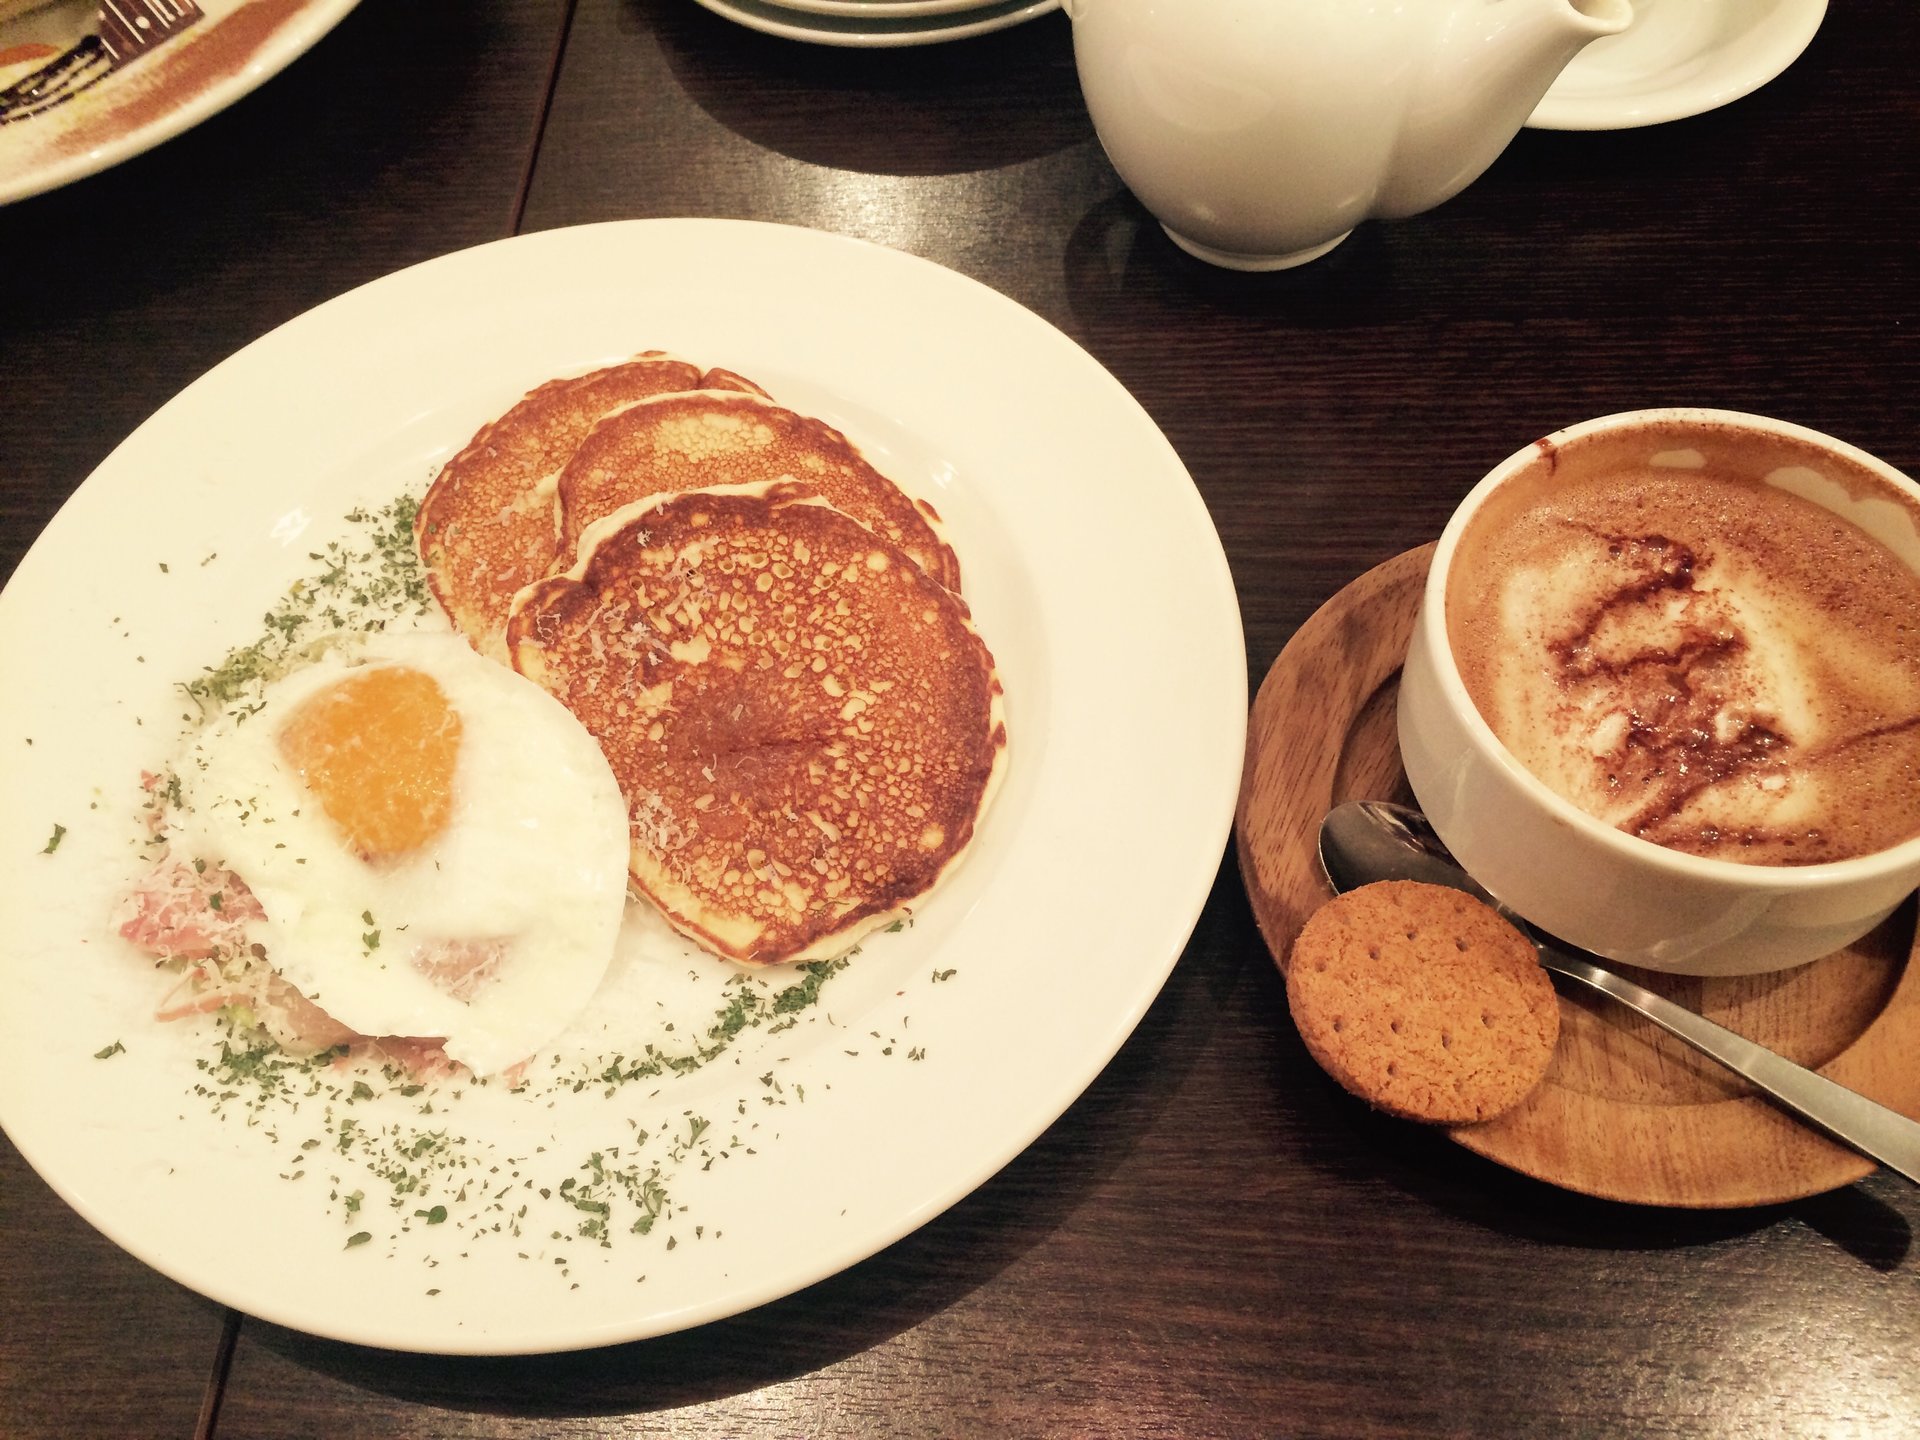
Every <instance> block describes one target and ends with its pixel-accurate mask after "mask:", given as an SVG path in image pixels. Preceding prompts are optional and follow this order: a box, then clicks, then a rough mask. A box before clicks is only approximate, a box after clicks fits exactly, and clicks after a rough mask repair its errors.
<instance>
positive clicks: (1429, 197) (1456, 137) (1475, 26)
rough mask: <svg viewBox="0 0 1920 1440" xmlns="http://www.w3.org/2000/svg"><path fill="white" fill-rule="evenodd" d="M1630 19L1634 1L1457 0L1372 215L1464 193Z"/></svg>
mask: <svg viewBox="0 0 1920 1440" xmlns="http://www.w3.org/2000/svg"><path fill="white" fill-rule="evenodd" d="M1632 21H1633V5H1632V3H1631V0H1461V3H1459V4H1456V5H1455V6H1454V7H1453V10H1452V13H1451V15H1450V16H1449V17H1448V19H1447V20H1446V21H1445V22H1444V23H1443V24H1442V25H1441V27H1440V31H1439V33H1438V34H1437V35H1436V36H1435V37H1434V40H1435V43H1434V44H1433V46H1432V47H1431V49H1430V50H1429V51H1428V56H1429V63H1428V64H1427V66H1426V67H1425V68H1424V71H1423V73H1422V75H1421V77H1420V79H1419V80H1418V81H1417V82H1416V86H1415V90H1414V94H1413V98H1412V100H1411V102H1410V103H1409V104H1408V106H1407V109H1406V112H1405V115H1404V119H1403V123H1402V126H1401V129H1400V138H1399V141H1398V143H1397V144H1396V146H1395V151H1394V163H1393V164H1392V165H1391V166H1390V167H1389V169H1388V176H1387V180H1386V183H1385V184H1384V185H1383V186H1382V188H1381V190H1380V193H1379V194H1378V195H1377V196H1376V197H1375V202H1374V208H1373V213H1374V214H1376V215H1379V216H1383V217H1393V216H1404V215H1415V214H1418V213H1419V212H1421V211H1423V210H1430V209H1432V208H1433V207H1434V206H1436V205H1438V204H1440V203H1441V202H1442V201H1444V200H1447V199H1449V198H1451V197H1452V196H1454V195H1455V194H1457V193H1459V192H1460V191H1461V190H1463V189H1465V188H1466V187H1467V186H1468V185H1469V184H1471V183H1472V182H1473V181H1474V180H1476V179H1478V178H1479V176H1480V174H1481V172H1482V171H1484V170H1485V169H1486V168H1487V167H1488V166H1489V165H1491V164H1492V163H1493V162H1494V160H1495V159H1496V158H1497V157H1498V156H1499V154H1500V152H1501V151H1502V150H1504V149H1506V147H1507V144H1508V142H1510V141H1511V140H1512V139H1513V137H1514V136H1515V135H1516V134H1517V133H1519V130H1520V127H1521V126H1522V125H1524V124H1525V123H1526V121H1527V117H1528V116H1529V115H1531V114H1532V113H1533V109H1534V107H1535V106H1536V105H1538V104H1539V103H1540V99H1541V97H1542V96H1544V95H1545V94H1546V93H1547V90H1548V88H1549V87H1550V86H1551V85H1552V84H1553V82H1554V80H1555V79H1557V78H1558V77H1559V74H1560V72H1561V71H1562V70H1564V69H1565V68H1566V67H1567V63H1568V62H1569V61H1570V60H1572V59H1573V57H1574V56H1575V55H1578V54H1579V53H1580V51H1581V50H1582V49H1583V48H1584V47H1585V46H1587V45H1588V44H1589V43H1591V42H1592V41H1595V40H1598V39H1599V38H1600V37H1601V36H1603V35H1615V34H1618V33H1619V32H1620V31H1622V30H1624V29H1626V28H1627V26H1628V25H1629V24H1631V23H1632Z"/></svg>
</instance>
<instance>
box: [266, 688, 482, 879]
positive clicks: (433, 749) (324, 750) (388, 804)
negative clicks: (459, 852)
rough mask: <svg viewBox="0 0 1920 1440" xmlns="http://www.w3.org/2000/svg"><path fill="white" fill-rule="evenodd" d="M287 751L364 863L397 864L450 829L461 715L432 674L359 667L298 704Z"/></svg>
mask: <svg viewBox="0 0 1920 1440" xmlns="http://www.w3.org/2000/svg"><path fill="white" fill-rule="evenodd" d="M280 753H281V754H282V755H284V756H285V757H286V758H287V760H288V761H289V763H291V764H292V765H293V766H294V768H295V769H296V770H297V771H298V772H299V774H300V778H301V779H302V780H303V781H304V782H305V783H306V786H307V788H308V789H309V790H310V791H312V792H313V794H314V796H315V797H316V798H318V800H319V801H320V806H321V808H322V809H323V810H325V811H326V812H327V815H328V818H330V819H331V820H332V821H333V822H334V823H335V824H336V825H338V826H339V827H340V828H341V829H342V830H343V831H344V832H345V833H346V838H347V843H348V844H350V845H351V846H352V847H353V848H354V850H356V851H357V852H358V853H359V854H360V856H361V857H362V858H363V859H366V860H370V861H381V860H390V859H394V858H397V857H399V856H402V855H405V854H407V853H408V852H410V851H413V850H417V849H419V848H420V847H421V846H422V845H424V844H426V843H427V842H428V841H429V840H431V839H433V837H434V836H436V835H438V834H439V833H440V832H441V831H442V830H443V829H445V828H446V824H447V817H448V815H449V814H450V813H451V811H452V809H453V768H454V762H455V761H456V760H457V759H458V758H459V754H460V716H459V715H458V714H457V713H456V712H455V710H454V709H453V707H452V705H450V704H449V703H448V701H447V696H446V692H445V691H443V690H442V689H441V688H440V685H439V682H437V681H436V680H435V679H434V678H433V677H432V676H431V675H428V674H426V673H425V672H424V671H420V670H414V669H411V668H409V667H407V666H404V665H386V666H380V667H378V668H372V669H366V670H357V671H355V672H354V673H353V674H351V675H349V676H347V677H346V678H345V679H343V680H339V681H336V682H335V683H334V684H332V685H329V686H328V687H327V688H326V689H324V690H321V691H319V692H317V693H316V694H313V695H310V696H308V697H307V699H305V700H304V701H302V702H301V703H300V706H299V707H298V708H297V709H296V710H295V711H294V712H293V714H292V715H291V716H290V717H289V718H288V720H287V723H286V724H285V726H284V727H283V728H282V729H281V731H280Z"/></svg>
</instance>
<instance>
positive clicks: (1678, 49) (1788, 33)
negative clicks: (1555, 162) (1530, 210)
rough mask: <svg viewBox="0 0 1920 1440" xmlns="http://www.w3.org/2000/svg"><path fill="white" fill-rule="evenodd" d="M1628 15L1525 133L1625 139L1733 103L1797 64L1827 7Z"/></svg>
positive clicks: (1715, 7) (1741, 2) (1687, 8)
mask: <svg viewBox="0 0 1920 1440" xmlns="http://www.w3.org/2000/svg"><path fill="white" fill-rule="evenodd" d="M1634 11H1635V14H1634V21H1633V24H1632V25H1631V26H1629V27H1628V28H1627V29H1626V30H1624V31H1622V32H1621V33H1620V34H1618V35H1609V36H1607V37H1606V38H1604V39H1601V40H1596V41H1594V42H1593V43H1592V44H1591V45H1589V46H1587V48H1586V49H1585V50H1582V51H1581V52H1580V53H1579V54H1578V55H1577V56H1575V57H1574V60H1573V63H1572V64H1570V65H1568V66H1567V68H1566V69H1565V70H1564V71H1562V72H1561V74H1560V78H1559V79H1558V80H1555V81H1554V82H1553V87H1552V88H1551V89H1549V90H1548V91H1547V93H1546V97H1545V98H1544V99H1543V100H1541V102H1540V104H1539V105H1538V106H1537V107H1536V108H1535V109H1534V112H1533V114H1532V116H1531V117H1530V118H1529V119H1528V120H1527V125H1528V127H1529V128H1530V129H1534V130H1627V129H1632V128H1634V127H1636V126H1641V125H1658V124H1661V123H1663V122H1664V121H1668V120H1679V119H1682V118H1684V117H1686V116H1688V115H1698V114H1701V113H1702V112H1704V111H1707V110H1713V109H1717V108H1718V107H1719V106H1722V105H1725V104H1728V103H1729V102H1731V101H1734V100H1738V99H1739V98H1740V97H1741V96H1742V95H1746V94H1750V93H1751V92H1753V91H1755V90H1758V89H1759V88H1760V87H1761V86H1762V85H1764V84H1766V83H1767V82H1768V81H1769V80H1771V79H1773V78H1774V77H1775V76H1776V75H1778V74H1779V73H1780V72H1781V71H1783V70H1785V69H1786V68H1787V66H1789V65H1791V64H1792V63H1793V62H1794V61H1795V60H1796V59H1798V58H1799V56H1800V52H1801V51H1803V50H1805V49H1806V48H1807V43H1808V42H1809V41H1810V40H1812V39H1813V36H1814V32H1815V31H1816V30H1818V29H1819V28H1820V21H1821V19H1822V18H1823V17H1824V16H1825V15H1826V13H1827V0H1634Z"/></svg>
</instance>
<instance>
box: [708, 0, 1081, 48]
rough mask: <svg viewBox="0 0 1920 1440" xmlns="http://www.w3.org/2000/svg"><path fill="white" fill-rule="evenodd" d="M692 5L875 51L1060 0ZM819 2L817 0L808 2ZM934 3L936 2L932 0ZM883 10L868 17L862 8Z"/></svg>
mask: <svg viewBox="0 0 1920 1440" xmlns="http://www.w3.org/2000/svg"><path fill="white" fill-rule="evenodd" d="M697 3H699V4H700V5H703V6H705V7H706V8H707V9H709V10H711V11H713V13H714V14H716V15H724V16H725V17H726V18H727V19H729V20H732V21H735V22H736V23H738V24H741V25H745V26H746V27H747V28H748V29H750V30H759V31H761V32H763V33H764V34H768V35H779V36H781V37H783V38H785V39H788V40H805V41H809V42H811V43H813V44H815V45H845V46H854V47H859V48H866V49H879V48H885V47H889V46H900V45H938V44H940V43H942V42H943V41H947V40H964V39H966V38H967V37H968V36H969V35H984V34H986V33H987V32H988V31H990V30H1004V29H1006V28H1007V27H1008V26H1009V25H1018V24H1021V23H1022V22H1023V21H1027V20H1033V19H1036V18H1038V17H1039V16H1041V15H1045V14H1047V13H1048V12H1049V11H1052V10H1057V9H1059V8H1060V0H1000V3H997V4H990V5H987V6H984V7H979V6H976V7H972V8H969V9H967V10H965V11H961V12H958V13H952V14H947V13H936V14H916V15H911V16H901V17H900V18H897V19H896V18H893V16H894V12H896V11H899V10H903V9H905V8H906V6H907V5H912V4H917V3H924V0H899V3H895V0H876V3H873V4H869V5H864V6H862V7H860V8H861V10H862V12H863V13H862V14H859V15H843V14H839V13H835V14H830V15H822V14H808V13H805V12H802V11H800V10H797V9H794V8H791V7H789V6H785V5H774V4H762V3H760V0H697ZM813 3H815V4H819V3H821V0H813ZM934 3H939V0H934ZM867 11H885V12H886V13H885V14H877V15H874V16H872V18H869V17H868V15H867V14H866V13H864V12H867Z"/></svg>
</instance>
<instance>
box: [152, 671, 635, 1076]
mask: <svg viewBox="0 0 1920 1440" xmlns="http://www.w3.org/2000/svg"><path fill="white" fill-rule="evenodd" d="M390 664H401V665H406V666H410V667H412V668H414V669H416V670H420V671H422V672H424V673H426V674H428V675H430V676H432V677H433V679H434V680H435V681H436V682H437V683H438V684H439V685H440V687H441V689H442V691H443V692H444V693H445V694H446V697H447V699H448V702H449V703H450V704H451V705H452V707H453V709H454V710H455V711H456V712H457V713H458V714H459V717H460V721H461V726H462V729H461V744H460V749H459V756H458V760H457V762H456V764H455V769H454V775H453V785H452V789H453V805H452V812H451V816H450V819H449V821H448V823H447V825H446V827H445V828H444V829H443V830H442V831H441V832H440V834H439V835H437V836H436V837H434V838H433V839H432V840H431V841H429V842H428V843H427V844H426V845H425V846H423V847H422V848H421V849H419V850H418V851H415V852H413V853H411V854H409V855H406V856H403V857H399V858H397V859H395V860H392V861H389V862H385V863H378V862H373V863H370V862H368V861H366V860H363V859H362V858H361V857H360V856H359V855H358V854H356V853H354V851H353V850H352V849H351V848H350V847H349V846H348V845H347V844H346V842H345V841H344V839H343V837H342V835H341V833H340V831H339V829H338V828H337V827H336V825H335V823H334V821H333V820H332V819H331V818H330V817H328V816H327V814H326V813H325V812H324V810H323V809H322V807H321V805H320V803H319V801H318V799H317V798H316V797H315V796H314V795H313V793H312V792H311V791H309V790H308V789H307V788H306V787H305V785H304V784H303V783H302V781H301V779H300V777H299V775H298V773H297V771H296V770H295V769H294V767H293V766H292V765H291V764H290V763H289V762H288V761H287V759H286V758H285V757H284V756H283V755H282V754H281V753H280V748H279V743H278V735H279V731H280V729H281V728H282V727H283V726H284V725H285V723H286V722H287V720H288V718H289V717H290V716H291V715H292V714H294V713H295V712H296V711H297V710H298V708H299V706H300V703H301V702H302V701H303V700H304V699H306V698H307V697H308V696H310V695H312V694H314V693H316V692H317V691H320V690H322V689H324V688H326V687H327V686H329V685H331V684H334V683H336V682H338V681H339V680H341V679H342V678H343V677H344V676H346V675H347V674H348V673H349V672H350V671H352V670H353V669H355V668H357V667H359V666H363V665H390ZM178 773H179V775H180V779H181V783H182V798H183V802H184V803H183V805H182V806H181V809H180V813H179V816H178V818H177V820H176V832H175V835H174V837H173V843H174V844H175V845H176V846H177V847H178V848H180V849H181V850H182V851H183V852H184V853H186V854H188V855H190V856H194V857H197V858H201V859H204V860H206V861H208V862H209V863H218V864H223V865H225V866H227V867H228V868H229V869H231V870H232V871H233V872H234V873H235V874H237V875H238V876H239V877H240V878H241V879H242V880H243V881H244V882H245V883H246V885H247V886H248V888H249V889H250V890H252V892H253V894H254V896H255V898H256V899H258V901H259V902H260V905H261V908H262V909H263V910H264V911H265V918H264V919H261V920H256V921H253V922H251V923H250V924H249V927H248V939H249V941H251V942H254V943H258V944H259V945H261V946H262V947H264V949H265V952H266V956H267V960H268V963H270V964H271V965H272V966H273V968H274V969H275V970H277V971H278V972H279V973H280V974H281V975H282V976H283V977H284V978H285V979H286V980H287V981H289V982H290V983H291V984H293V985H294V986H295V987H296V988H297V989H299V990H300V991H301V992H302V993H303V994H305V995H306V996H307V997H308V998H309V999H311V1000H312V1001H313V1002H314V1003H315V1004H317V1005H319V1006H320V1007H321V1008H322V1009H324V1010H325V1011H326V1012H327V1013H328V1014H329V1015H331V1016H332V1017H333V1018H334V1019H335V1020H338V1021H339V1022H340V1023H341V1024H343V1025H346V1026H349V1027H351V1028H352V1029H354V1030H357V1031H359V1032H360V1033H361V1034H364V1035H405V1036H420V1037H426V1036H437V1037H442V1038H444V1040H445V1049H446V1053H447V1055H448V1056H449V1058H451V1059H454V1060H457V1061H459V1062H461V1063H462V1064H464V1065H466V1066H467V1067H468V1068H469V1069H471V1070H472V1071H473V1072H474V1073H475V1074H478V1075H488V1074H493V1073H495V1072H497V1071H500V1070H502V1069H505V1068H507V1067H509V1066H512V1065H514V1064H516V1063H518V1062H519V1061H522V1060H525V1059H527V1058H528V1057H529V1056H531V1055H532V1054H533V1053H534V1052H535V1051H536V1050H538V1049H539V1048H540V1047H541V1046H542V1045H543V1044H545V1043H546V1042H548V1041H549V1040H551V1039H552V1038H553V1037H554V1036H556V1035H558V1034H559V1033H560V1032H561V1031H563V1030H564V1029H566V1027H567V1025H568V1024H569V1022H570V1021H571V1020H572V1019H573V1018H574V1016H575V1015H576V1014H578V1013H579V1011H580V1010H581V1009H582V1008H583V1007H584V1006H585V1005H586V1004H587V1002H588V1001H589V1000H590V999H591V998H592V995H593V993H594V990H595V989H596V987H598V985H599V984H600V981H601V979H602V977H603V976H604V974H605V972H606V969H607V965H608V962H609V960H610V959H611V957H612V955H613V952H614V948H615V944H616V942H617V938H618V935H619V930H620V923H621V914H622V911H623V909H624V907H625V902H626V879H627V843H628V830H627V815H626V806H625V803H624V802H623V800H622V799H621V795H620V789H619V786H618V784H617V782H616V781H615V780H614V777H613V772H612V771H611V769H609V767H608V765H607V762H606V758H605V757H604V756H603V755H602V754H601V752H600V748H599V746H598V745H597V744H596V743H595V742H594V740H593V738H592V737H591V736H590V735H589V734H588V733H587V731H586V730H585V728H584V727H582V726H581V724H580V722H579V721H578V720H577V719H575V718H574V716H573V715H572V713H571V712H569V711H568V710H567V709H566V707H565V706H563V705H561V704H560V702H559V701H557V700H555V699H554V698H553V697H552V696H551V695H549V694H547V693H546V692H545V691H544V690H542V689H541V688H540V687H539V686H537V685H535V684H533V683H532V682H531V681H529V680H527V679H525V678H523V677H522V676H520V675H518V674H515V673H514V672H513V671H511V670H509V669H507V668H506V667H504V666H502V665H499V664H497V663H495V662H493V661H490V660H486V659H483V658H482V657H480V656H479V655H476V654H475V653H474V652H473V651H472V650H471V649H469V648H468V647H467V645H466V644H465V643H464V642H463V641H461V640H459V639H457V638H455V637H452V636H438V635H404V636H376V637H371V638H369V639H367V640H365V641H364V642H361V643H356V644H354V645H352V646H350V647H342V648H340V649H337V650H335V651H333V652H331V653H329V654H328V655H327V656H325V657H324V658H322V659H320V660H319V661H317V662H315V663H314V664H312V665H309V666H307V667H306V668H304V669H302V670H299V671H297V672H295V673H293V674H291V675H288V676H287V677H285V678H284V679H282V680H280V681H278V682H276V683H275V684H273V685H272V686H270V687H269V688H268V689H267V691H266V692H265V695H264V697H263V703H262V705H261V707H260V708H259V709H258V710H257V711H256V712H254V713H251V714H247V715H244V716H229V717H226V718H224V719H222V720H220V721H218V722H217V723H215V724H213V725H211V726H209V727H208V728H207V729H206V730H204V731H202V732H201V733H200V734H198V735H197V736H195V737H194V738H193V740H192V741H191V742H190V744H189V745H188V747H187V751H186V754H185V755H184V757H183V758H182V761H181V763H180V764H179V766H178ZM490 941H499V942H503V953H502V959H501V961H500V963H499V964H498V966H497V967H495V968H494V969H493V970H492V971H491V972H490V973H489V974H488V975H487V976H486V978H484V979H483V980H481V982H480V983H479V985H478V986H477V987H476V988H475V989H474V991H473V993H472V994H471V995H470V996H469V997H468V998H466V999H461V998H457V997H456V996H455V995H454V994H452V993H450V991H449V990H448V989H447V988H445V987H443V985H441V984H440V983H437V982H436V981H434V980H433V979H431V978H429V977H428V976H427V975H426V974H424V973H422V972H421V971H420V970H419V969H418V968H417V967H416V966H415V964H414V963H413V962H412V960H411V958H410V957H411V955H412V954H413V952H414V951H415V950H416V948H417V947H422V946H427V947H431V946H433V945H434V944H436V943H438V942H490Z"/></svg>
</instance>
